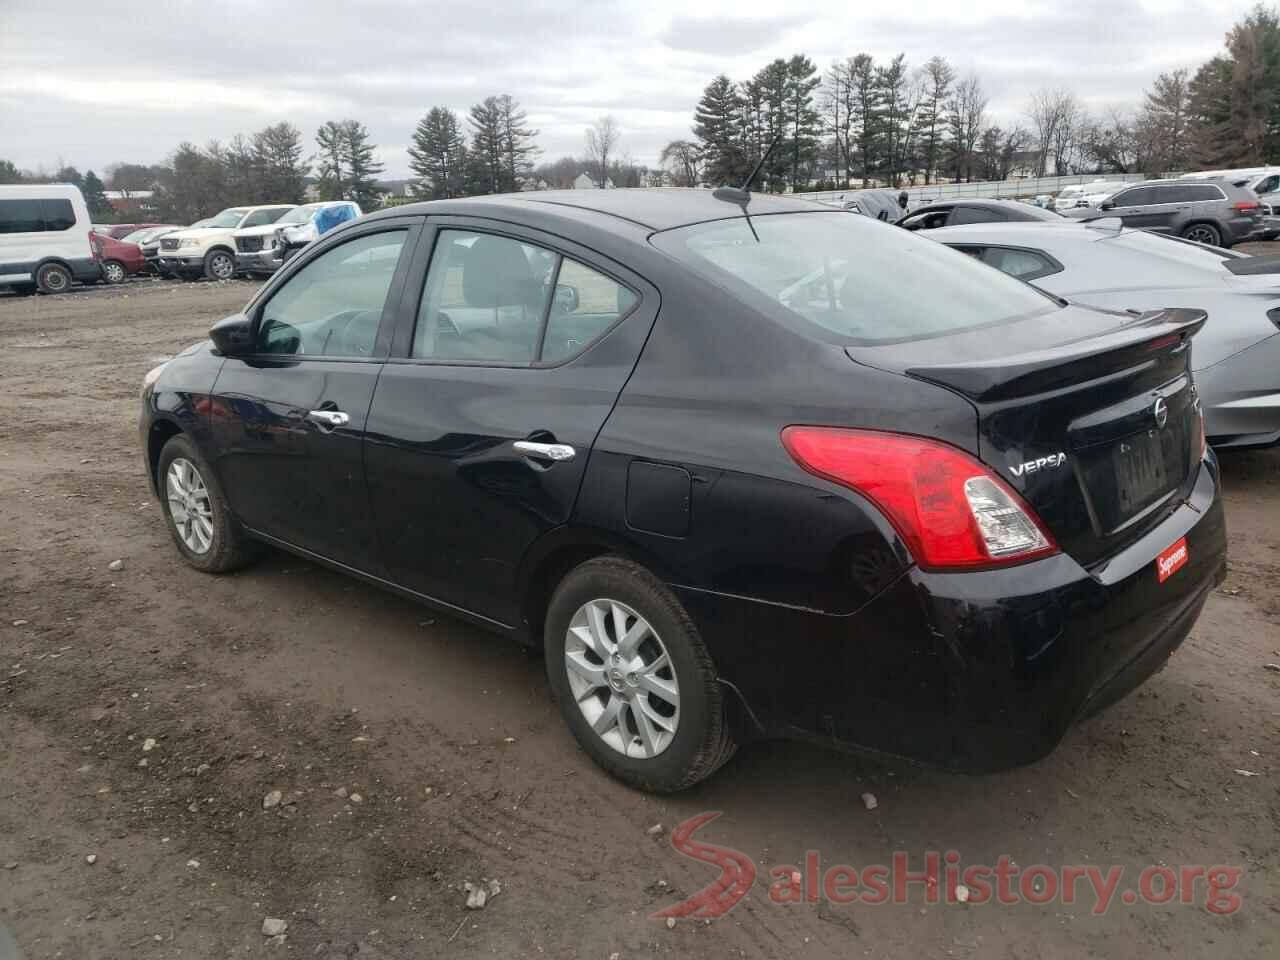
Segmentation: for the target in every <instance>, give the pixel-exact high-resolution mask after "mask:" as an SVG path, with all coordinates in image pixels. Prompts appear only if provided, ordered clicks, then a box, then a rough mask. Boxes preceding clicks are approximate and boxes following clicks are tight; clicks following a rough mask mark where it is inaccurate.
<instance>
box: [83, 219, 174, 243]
mask: <svg viewBox="0 0 1280 960" xmlns="http://www.w3.org/2000/svg"><path fill="white" fill-rule="evenodd" d="M162 226H164V224H162V223H95V224H94V225H93V229H94V232H95V233H100V234H102V235H103V236H107V237H111V238H112V239H113V240H121V239H123V238H124V237H127V236H128V235H129V234H131V233H133V232H134V231H135V230H142V229H144V228H146V227H162Z"/></svg>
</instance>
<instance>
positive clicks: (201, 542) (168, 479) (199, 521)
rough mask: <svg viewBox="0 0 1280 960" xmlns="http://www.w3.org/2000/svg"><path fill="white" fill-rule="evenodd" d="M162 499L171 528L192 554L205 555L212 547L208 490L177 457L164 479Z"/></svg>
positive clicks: (190, 465) (189, 464)
mask: <svg viewBox="0 0 1280 960" xmlns="http://www.w3.org/2000/svg"><path fill="white" fill-rule="evenodd" d="M165 498H166V499H167V500H168V501H169V517H170V519H171V520H172V521H173V528H174V529H175V530H176V531H177V532H178V536H179V537H180V538H181V539H182V542H183V543H184V544H186V546H187V549H188V550H190V551H191V552H192V553H208V552H209V548H210V547H211V546H212V545H213V505H212V504H211V503H210V501H209V488H208V487H206V486H205V483H204V477H202V476H200V471H199V470H197V469H196V467H195V464H193V463H192V462H191V461H190V460H188V459H186V458H185V457H178V458H177V459H175V460H174V461H173V462H172V463H170V464H169V470H168V472H167V473H166V475H165Z"/></svg>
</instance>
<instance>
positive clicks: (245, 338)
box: [209, 313, 253, 357]
mask: <svg viewBox="0 0 1280 960" xmlns="http://www.w3.org/2000/svg"><path fill="white" fill-rule="evenodd" d="M209 339H210V340H212V341H213V347H214V349H215V350H217V351H218V352H219V353H220V354H222V355H223V356H225V357H234V356H236V355H237V354H242V353H248V352H249V351H250V350H251V349H252V347H253V321H252V320H250V319H249V318H248V317H246V316H245V315H244V314H243V313H236V314H232V315H231V316H229V317H225V318H224V319H222V320H219V321H218V322H217V323H215V324H214V325H213V326H212V327H210V328H209Z"/></svg>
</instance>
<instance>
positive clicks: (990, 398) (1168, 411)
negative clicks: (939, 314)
mask: <svg viewBox="0 0 1280 960" xmlns="http://www.w3.org/2000/svg"><path fill="white" fill-rule="evenodd" d="M1204 322H1205V313H1204V311H1201V310H1183V309H1167V310H1158V311H1149V312H1147V313H1143V314H1137V315H1135V314H1132V313H1114V312H1110V311H1103V310H1094V309H1090V308H1086V307H1079V306H1068V307H1064V308H1063V309H1062V310H1057V311H1052V312H1050V313H1048V314H1041V315H1037V316H1033V317H1028V318H1023V319H1019V320H1014V321H1012V322H1009V323H1002V324H995V325H991V326H987V327H981V328H970V329H967V330H963V331H960V332H958V333H953V334H948V335H945V336H939V337H931V338H927V339H920V340H913V341H909V342H903V343H895V344H885V345H877V346H870V347H850V348H849V349H848V351H847V352H848V354H849V356H850V358H851V359H853V360H855V361H856V362H859V363H864V364H868V365H870V366H874V367H878V368H881V369H884V370H890V371H893V372H895V373H899V374H902V375H904V376H907V377H911V378H914V379H918V380H924V381H928V382H930V383H935V384H939V385H941V386H944V387H946V388H948V389H950V390H953V391H955V392H957V393H959V394H961V395H962V396H964V397H965V398H967V399H968V400H969V401H970V402H971V403H972V404H973V406H974V407H975V409H976V410H977V414H978V436H977V452H978V456H979V457H980V458H981V459H982V460H983V461H985V462H986V463H987V464H988V465H990V466H991V467H993V468H994V469H995V471H996V473H997V474H998V475H999V476H1000V477H1001V478H1002V479H1004V480H1005V481H1006V482H1007V483H1009V484H1010V485H1011V486H1012V487H1013V488H1014V489H1015V490H1017V491H1018V492H1019V493H1020V494H1021V495H1022V496H1023V497H1024V499H1026V500H1027V502H1028V503H1029V504H1030V505H1031V506H1032V507H1033V508H1034V509H1035V511H1036V512H1037V514H1038V515H1039V516H1040V519H1041V521H1042V522H1043V523H1044V524H1045V526H1046V527H1047V528H1048V529H1049V531H1050V532H1051V533H1052V534H1053V536H1054V537H1055V538H1056V539H1057V541H1058V543H1059V545H1060V546H1061V547H1062V549H1063V550H1064V551H1065V552H1066V553H1068V554H1070V555H1071V556H1072V557H1073V558H1074V559H1075V560H1077V561H1078V562H1079V563H1081V564H1084V565H1086V566H1092V565H1095V564H1098V563H1100V562H1102V561H1104V560H1105V559H1106V558H1107V557H1109V556H1111V555H1112V554H1114V553H1115V552H1117V551H1118V550H1120V549H1122V548H1123V547H1124V546H1125V545H1127V544H1128V543H1131V542H1132V541H1133V540H1135V539H1137V538H1138V537H1139V536H1141V535H1142V534H1143V533H1144V532H1145V531H1147V530H1149V529H1150V528H1151V527H1152V526H1154V525H1155V524H1156V523H1158V522H1159V521H1160V520H1161V519H1163V518H1164V517H1165V516H1167V515H1168V513H1170V512H1171V511H1172V510H1173V509H1174V507H1176V505H1177V504H1178V503H1180V502H1181V501H1182V500H1183V499H1185V497H1186V495H1187V494H1188V492H1189V491H1190V489H1191V485H1192V483H1193V480H1194V473H1195V468H1196V465H1197V464H1198V461H1199V447H1198V444H1199V425H1198V419H1199V405H1198V402H1197V400H1196V395H1195V388H1194V386H1193V384H1192V379H1191V337H1192V336H1193V335H1194V334H1195V333H1196V332H1197V331H1199V330H1200V328H1201V327H1202V326H1203V325H1204Z"/></svg>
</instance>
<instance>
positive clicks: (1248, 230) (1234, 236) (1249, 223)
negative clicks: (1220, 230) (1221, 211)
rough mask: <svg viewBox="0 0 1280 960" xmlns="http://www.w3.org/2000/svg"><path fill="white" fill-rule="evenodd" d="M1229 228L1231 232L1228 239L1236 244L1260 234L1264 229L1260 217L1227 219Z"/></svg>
mask: <svg viewBox="0 0 1280 960" xmlns="http://www.w3.org/2000/svg"><path fill="white" fill-rule="evenodd" d="M1227 228H1228V229H1229V230H1230V236H1229V237H1228V239H1229V240H1231V241H1232V242H1234V243H1239V242H1242V241H1244V240H1248V239H1249V238H1250V237H1252V236H1253V235H1254V234H1256V233H1259V232H1260V231H1261V230H1262V229H1263V219H1262V217H1260V216H1259V217H1229V218H1227Z"/></svg>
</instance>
